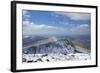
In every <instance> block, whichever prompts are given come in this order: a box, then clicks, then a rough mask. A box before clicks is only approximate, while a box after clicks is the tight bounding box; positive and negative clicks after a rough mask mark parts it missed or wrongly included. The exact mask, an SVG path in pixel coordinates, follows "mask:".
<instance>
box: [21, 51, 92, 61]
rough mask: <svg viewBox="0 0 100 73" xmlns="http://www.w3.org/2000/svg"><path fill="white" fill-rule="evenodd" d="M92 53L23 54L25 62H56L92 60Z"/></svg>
mask: <svg viewBox="0 0 100 73" xmlns="http://www.w3.org/2000/svg"><path fill="white" fill-rule="evenodd" d="M90 59H91V58H90V55H89V54H85V53H76V54H35V55H34V54H23V63H24V62H27V63H34V62H56V61H72V60H90Z"/></svg>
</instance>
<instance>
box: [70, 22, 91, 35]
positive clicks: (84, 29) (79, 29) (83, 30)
mask: <svg viewBox="0 0 100 73" xmlns="http://www.w3.org/2000/svg"><path fill="white" fill-rule="evenodd" d="M71 32H72V33H75V34H89V33H90V26H89V25H88V24H82V25H79V26H76V27H73V28H71Z"/></svg>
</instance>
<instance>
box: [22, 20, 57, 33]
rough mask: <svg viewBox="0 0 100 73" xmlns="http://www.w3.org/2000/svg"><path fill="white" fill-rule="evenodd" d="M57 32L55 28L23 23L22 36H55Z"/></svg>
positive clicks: (28, 22) (27, 22)
mask: <svg viewBox="0 0 100 73" xmlns="http://www.w3.org/2000/svg"><path fill="white" fill-rule="evenodd" d="M58 30H59V28H57V27H55V26H48V25H46V24H41V25H39V24H35V23H33V22H30V21H23V35H40V34H41V35H42V34H44V35H46V34H56V33H57V32H58Z"/></svg>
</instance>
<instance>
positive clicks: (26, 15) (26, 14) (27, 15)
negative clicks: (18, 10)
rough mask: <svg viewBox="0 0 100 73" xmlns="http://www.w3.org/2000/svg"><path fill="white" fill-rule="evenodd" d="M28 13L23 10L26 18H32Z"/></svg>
mask: <svg viewBox="0 0 100 73" xmlns="http://www.w3.org/2000/svg"><path fill="white" fill-rule="evenodd" d="M28 13H29V12H28V11H26V10H23V16H24V17H27V18H30V15H29V14H28Z"/></svg>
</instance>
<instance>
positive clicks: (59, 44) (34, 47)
mask: <svg viewBox="0 0 100 73" xmlns="http://www.w3.org/2000/svg"><path fill="white" fill-rule="evenodd" d="M23 53H29V54H48V53H62V54H69V53H75V46H74V45H73V44H72V42H71V41H70V40H66V39H60V40H59V39H58V38H56V37H50V38H47V39H43V40H39V41H36V42H35V43H32V44H30V45H28V46H25V47H23Z"/></svg>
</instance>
